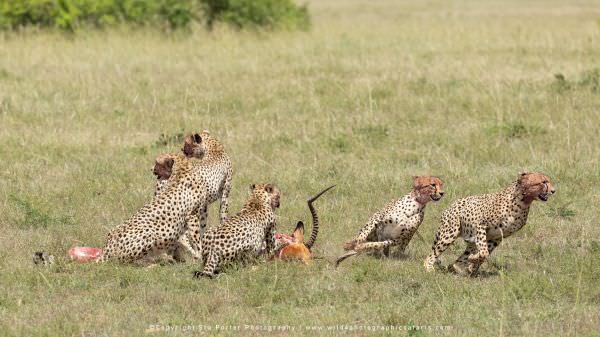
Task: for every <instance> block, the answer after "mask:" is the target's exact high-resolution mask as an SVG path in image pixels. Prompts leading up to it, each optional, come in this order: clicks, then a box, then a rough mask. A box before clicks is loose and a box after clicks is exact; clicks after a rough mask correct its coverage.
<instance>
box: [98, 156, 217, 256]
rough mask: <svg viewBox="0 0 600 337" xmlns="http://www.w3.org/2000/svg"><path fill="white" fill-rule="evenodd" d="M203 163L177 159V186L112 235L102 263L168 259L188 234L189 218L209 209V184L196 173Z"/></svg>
mask: <svg viewBox="0 0 600 337" xmlns="http://www.w3.org/2000/svg"><path fill="white" fill-rule="evenodd" d="M200 160H201V159H197V158H185V157H178V156H175V157H173V158H172V161H173V164H172V166H171V167H170V169H171V170H172V172H171V177H173V179H174V183H172V184H169V185H168V186H166V189H165V190H164V191H162V192H161V193H160V194H159V195H157V196H156V197H154V198H153V199H152V201H150V202H148V203H147V204H146V205H144V206H143V207H142V208H141V209H140V210H138V211H137V212H136V213H135V214H134V215H133V216H132V217H131V218H129V219H128V220H127V221H126V222H124V223H123V224H121V225H119V226H117V227H116V228H115V229H113V230H111V231H110V232H109V234H108V237H107V242H106V246H105V248H104V249H103V254H102V256H101V257H100V259H98V261H99V262H101V261H106V260H117V261H120V262H135V263H147V262H154V258H157V257H166V254H168V253H169V252H170V251H172V249H173V247H175V246H177V245H178V242H179V239H180V238H181V237H182V236H183V235H184V234H185V232H186V231H187V229H188V222H187V219H189V218H190V217H191V215H192V214H193V213H197V212H198V210H199V209H201V208H205V207H206V200H207V192H206V188H205V185H206V182H205V181H204V180H203V179H201V178H200V177H199V176H198V175H197V174H195V173H194V167H195V165H194V164H195V162H197V161H200Z"/></svg>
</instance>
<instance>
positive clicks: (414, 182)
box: [412, 176, 421, 188]
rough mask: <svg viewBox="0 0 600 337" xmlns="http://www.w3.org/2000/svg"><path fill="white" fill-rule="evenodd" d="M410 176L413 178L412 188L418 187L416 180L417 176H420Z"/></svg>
mask: <svg viewBox="0 0 600 337" xmlns="http://www.w3.org/2000/svg"><path fill="white" fill-rule="evenodd" d="M412 178H413V188H417V187H419V184H418V182H417V181H418V180H419V178H421V176H413V177H412Z"/></svg>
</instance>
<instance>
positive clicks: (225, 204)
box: [219, 171, 232, 224]
mask: <svg viewBox="0 0 600 337" xmlns="http://www.w3.org/2000/svg"><path fill="white" fill-rule="evenodd" d="M231 176H232V172H231V171H229V172H227V177H226V178H225V182H224V183H223V188H222V191H221V204H220V205H219V220H220V222H221V224H222V223H224V222H225V220H227V209H228V208H229V193H230V192H231Z"/></svg>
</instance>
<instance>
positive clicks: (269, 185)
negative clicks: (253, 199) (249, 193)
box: [265, 184, 273, 193]
mask: <svg viewBox="0 0 600 337" xmlns="http://www.w3.org/2000/svg"><path fill="white" fill-rule="evenodd" d="M265 191H267V193H271V192H273V185H271V184H267V186H265Z"/></svg>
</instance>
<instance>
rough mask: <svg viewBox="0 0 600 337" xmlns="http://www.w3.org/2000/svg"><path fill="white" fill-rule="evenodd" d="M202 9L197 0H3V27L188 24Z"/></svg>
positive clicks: (0, 17) (0, 5) (173, 26)
mask: <svg viewBox="0 0 600 337" xmlns="http://www.w3.org/2000/svg"><path fill="white" fill-rule="evenodd" d="M198 12H200V7H199V6H198V4H197V1H196V0H0V28H3V29H18V28H21V27H25V26H38V27H56V28H60V29H63V30H70V31H72V30H75V29H77V28H79V27H82V26H84V27H85V26H87V27H98V28H102V27H106V26H112V25H117V24H121V23H129V24H134V25H138V26H145V25H154V26H160V27H168V28H170V29H176V28H184V27H187V26H188V25H189V23H190V22H191V21H193V19H194V18H195V16H196V14H197V13H198Z"/></svg>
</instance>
